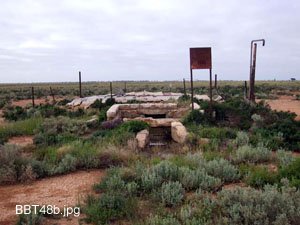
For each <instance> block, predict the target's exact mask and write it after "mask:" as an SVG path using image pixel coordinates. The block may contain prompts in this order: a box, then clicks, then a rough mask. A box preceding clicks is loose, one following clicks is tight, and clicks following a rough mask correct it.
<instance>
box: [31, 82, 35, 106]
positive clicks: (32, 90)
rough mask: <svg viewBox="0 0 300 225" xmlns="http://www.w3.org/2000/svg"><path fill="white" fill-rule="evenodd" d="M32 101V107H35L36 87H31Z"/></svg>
mask: <svg viewBox="0 0 300 225" xmlns="http://www.w3.org/2000/svg"><path fill="white" fill-rule="evenodd" d="M31 99H32V107H35V104H34V87H31Z"/></svg>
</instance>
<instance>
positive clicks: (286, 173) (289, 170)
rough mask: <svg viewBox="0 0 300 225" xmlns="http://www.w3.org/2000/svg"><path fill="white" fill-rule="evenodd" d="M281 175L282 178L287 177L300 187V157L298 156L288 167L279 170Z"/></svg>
mask: <svg viewBox="0 0 300 225" xmlns="http://www.w3.org/2000/svg"><path fill="white" fill-rule="evenodd" d="M279 176H280V177H281V178H287V179H289V180H290V182H291V184H292V185H293V186H295V187H297V188H298V189H299V188H300V158H296V159H295V160H294V161H293V162H291V163H290V164H289V165H287V166H286V167H283V168H281V169H280V170H279Z"/></svg>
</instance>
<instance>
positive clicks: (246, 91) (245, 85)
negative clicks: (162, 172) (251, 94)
mask: <svg viewBox="0 0 300 225" xmlns="http://www.w3.org/2000/svg"><path fill="white" fill-rule="evenodd" d="M244 95H245V99H247V96H248V88H247V81H245V84H244Z"/></svg>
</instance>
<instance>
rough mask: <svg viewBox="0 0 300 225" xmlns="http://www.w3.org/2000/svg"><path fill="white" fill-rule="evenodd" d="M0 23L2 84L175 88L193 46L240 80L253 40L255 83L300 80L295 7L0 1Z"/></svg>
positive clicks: (203, 74)
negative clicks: (171, 84)
mask: <svg viewBox="0 0 300 225" xmlns="http://www.w3.org/2000/svg"><path fill="white" fill-rule="evenodd" d="M0 18H1V19H0V32H1V35H0V70H1V71H0V82H1V83H6V82H46V81H52V82H59V81H77V77H78V71H79V70H81V71H82V76H83V81H94V80H97V81H101V80H105V81H107V80H181V79H182V78H184V77H185V78H188V77H189V48H190V47H212V59H213V73H214V74H215V73H217V74H218V76H219V79H222V80H246V79H248V77H249V64H250V56H249V54H250V42H251V40H253V39H258V38H265V39H266V45H265V46H264V47H262V46H261V44H259V45H258V50H257V70H256V78H257V79H278V80H279V79H289V78H290V77H296V78H297V79H300V1H299V0H286V1H283V0H272V1H271V0H251V1H241V0H227V1H224V0H218V1H217V0H184V1H183V0H181V1H179V0H2V1H1V7H0ZM207 78H208V71H195V79H201V80H203V79H207Z"/></svg>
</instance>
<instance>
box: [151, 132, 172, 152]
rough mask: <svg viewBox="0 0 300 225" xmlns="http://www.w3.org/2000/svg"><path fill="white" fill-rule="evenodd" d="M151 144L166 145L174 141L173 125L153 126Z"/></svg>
mask: <svg viewBox="0 0 300 225" xmlns="http://www.w3.org/2000/svg"><path fill="white" fill-rule="evenodd" d="M149 137H150V142H149V146H150V147H151V146H164V145H167V144H168V143H169V142H171V141H172V136H171V127H151V128H150V130H149Z"/></svg>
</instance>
